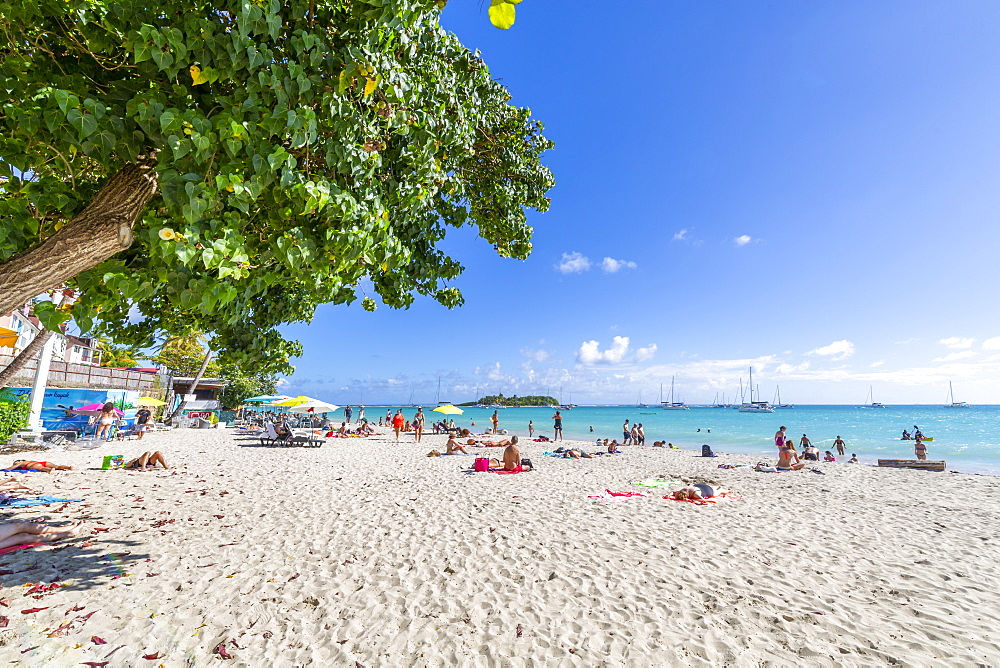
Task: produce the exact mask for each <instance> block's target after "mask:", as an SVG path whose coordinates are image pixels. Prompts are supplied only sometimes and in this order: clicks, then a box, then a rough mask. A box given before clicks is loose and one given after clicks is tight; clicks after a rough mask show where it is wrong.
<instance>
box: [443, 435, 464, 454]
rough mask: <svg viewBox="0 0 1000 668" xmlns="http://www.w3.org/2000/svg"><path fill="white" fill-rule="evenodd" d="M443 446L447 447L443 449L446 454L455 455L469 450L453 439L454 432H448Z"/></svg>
mask: <svg viewBox="0 0 1000 668" xmlns="http://www.w3.org/2000/svg"><path fill="white" fill-rule="evenodd" d="M445 446H446V448H447V449H446V450H445V454H446V455H457V454H459V453H461V454H463V455H467V454H469V451H468V450H466V449H465V446H464V445H462V444H461V443H459V442H458V441H456V440H455V435H454V434H450V435H449V436H448V442H447V443H445Z"/></svg>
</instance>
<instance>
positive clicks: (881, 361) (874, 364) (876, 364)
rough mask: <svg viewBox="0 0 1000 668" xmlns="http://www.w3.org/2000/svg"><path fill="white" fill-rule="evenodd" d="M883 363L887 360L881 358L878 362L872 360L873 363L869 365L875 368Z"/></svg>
mask: <svg viewBox="0 0 1000 668" xmlns="http://www.w3.org/2000/svg"><path fill="white" fill-rule="evenodd" d="M883 364H885V360H879V361H878V362H872V363H871V364H869V365H868V366H869V367H870V368H872V369H874V368H875V367H879V366H882V365H883Z"/></svg>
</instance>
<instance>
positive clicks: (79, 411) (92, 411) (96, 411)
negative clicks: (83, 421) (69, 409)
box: [73, 404, 125, 417]
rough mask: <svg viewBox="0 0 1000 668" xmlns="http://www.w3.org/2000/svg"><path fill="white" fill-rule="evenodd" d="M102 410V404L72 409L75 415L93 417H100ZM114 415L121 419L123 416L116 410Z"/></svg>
mask: <svg viewBox="0 0 1000 668" xmlns="http://www.w3.org/2000/svg"><path fill="white" fill-rule="evenodd" d="M103 409H104V404H88V405H86V406H80V407H79V408H75V409H73V413H75V414H76V415H95V416H96V415H100V414H101V411H102V410H103ZM115 413H117V414H118V417H123V416H124V415H125V413H122V412H121V411H120V410H118V409H117V408H116V409H115Z"/></svg>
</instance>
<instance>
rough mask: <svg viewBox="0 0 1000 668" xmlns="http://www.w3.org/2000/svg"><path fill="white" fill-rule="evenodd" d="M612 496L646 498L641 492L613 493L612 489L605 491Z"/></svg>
mask: <svg viewBox="0 0 1000 668" xmlns="http://www.w3.org/2000/svg"><path fill="white" fill-rule="evenodd" d="M604 491H605V492H607V493H608V494H609V495H610V496H646V495H645V494H643V493H641V492H612V491H611V490H610V489H606V490H604Z"/></svg>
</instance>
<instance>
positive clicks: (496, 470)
mask: <svg viewBox="0 0 1000 668" xmlns="http://www.w3.org/2000/svg"><path fill="white" fill-rule="evenodd" d="M523 471H524V469H522V468H521V465H520V464H518V465H517V468H515V469H514V470H513V471H505V470H504V469H503V468H497V467H495V466H494V467H493V468H491V469H490V473H501V474H502V473H522V472H523Z"/></svg>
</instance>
